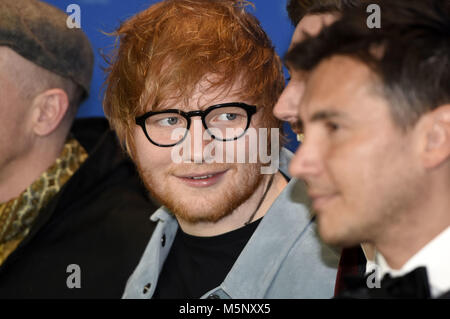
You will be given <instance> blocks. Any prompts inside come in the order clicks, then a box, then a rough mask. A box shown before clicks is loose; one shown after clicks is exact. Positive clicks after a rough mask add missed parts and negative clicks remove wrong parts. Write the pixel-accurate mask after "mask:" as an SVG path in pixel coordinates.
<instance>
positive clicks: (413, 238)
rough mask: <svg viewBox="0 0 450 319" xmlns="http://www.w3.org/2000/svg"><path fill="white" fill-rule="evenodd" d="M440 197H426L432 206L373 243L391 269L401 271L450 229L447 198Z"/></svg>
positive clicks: (422, 209)
mask: <svg viewBox="0 0 450 319" xmlns="http://www.w3.org/2000/svg"><path fill="white" fill-rule="evenodd" d="M442 195H444V194H442ZM437 197H438V196H435V198H427V197H426V196H425V197H424V201H426V202H428V203H431V204H432V205H427V206H428V208H420V209H418V210H417V211H416V214H410V218H409V220H408V221H407V222H404V223H400V224H398V225H394V226H392V227H390V229H389V230H388V231H386V232H385V233H384V234H383V235H381V236H380V238H379V240H378V241H377V242H375V243H374V244H375V248H376V251H377V252H379V253H381V255H382V256H383V257H384V259H385V260H386V262H387V264H388V265H389V267H390V268H392V269H401V268H402V266H403V265H404V264H405V263H406V262H407V261H408V260H409V259H411V258H412V257H413V256H414V255H415V254H416V253H417V252H419V251H420V250H421V249H422V248H423V247H424V246H426V245H427V244H428V243H429V242H430V241H432V240H433V239H434V238H435V237H436V236H438V235H439V234H440V233H442V232H443V231H444V230H445V229H446V228H447V227H448V226H449V225H450V215H449V214H448V212H449V211H450V204H449V200H448V197H447V196H441V197H440V198H437ZM431 206H432V207H431Z"/></svg>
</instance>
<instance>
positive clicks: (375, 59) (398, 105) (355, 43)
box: [285, 0, 450, 129]
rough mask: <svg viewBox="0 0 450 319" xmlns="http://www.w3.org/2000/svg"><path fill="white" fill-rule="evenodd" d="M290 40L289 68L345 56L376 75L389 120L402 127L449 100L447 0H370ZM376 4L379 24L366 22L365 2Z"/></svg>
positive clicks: (449, 8) (449, 16)
mask: <svg viewBox="0 0 450 319" xmlns="http://www.w3.org/2000/svg"><path fill="white" fill-rule="evenodd" d="M363 2H364V3H363V6H362V7H361V8H359V9H358V8H347V9H346V10H344V11H343V12H342V18H341V19H340V20H338V21H337V22H335V23H334V24H332V25H330V26H328V27H326V28H324V29H323V30H322V32H321V33H320V34H319V35H318V36H317V37H314V38H312V37H309V38H307V39H306V40H305V41H303V42H300V43H298V44H297V45H296V46H294V47H293V48H292V49H291V50H290V51H289V52H288V53H287V54H286V57H285V60H286V63H287V64H289V66H291V67H292V68H293V69H294V70H304V71H311V70H312V69H313V68H315V67H316V66H317V65H318V64H319V63H320V62H321V61H322V60H324V59H326V58H329V57H331V56H333V55H344V56H350V57H353V58H356V59H358V60H360V61H361V62H363V63H365V64H366V65H368V66H369V67H370V68H371V69H372V71H373V72H374V73H375V74H376V75H377V76H378V77H379V80H380V83H381V88H382V93H383V95H384V97H385V98H387V100H388V101H390V106H391V113H392V116H393V119H394V121H395V122H396V123H397V124H398V125H399V126H401V127H402V128H403V129H407V128H409V127H412V126H413V125H414V124H415V123H416V122H417V120H418V119H419V118H420V116H421V115H422V114H424V113H426V112H429V111H431V110H434V109H435V108H437V107H439V106H441V105H443V104H447V103H450V2H449V1H448V0H421V1H411V0H395V1H392V0H370V1H363ZM369 4H377V5H379V6H380V9H381V28H373V29H371V28H369V27H368V25H367V18H368V15H369V14H368V13H367V12H366V8H367V5H369Z"/></svg>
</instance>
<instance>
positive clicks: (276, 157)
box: [171, 122, 280, 174]
mask: <svg viewBox="0 0 450 319" xmlns="http://www.w3.org/2000/svg"><path fill="white" fill-rule="evenodd" d="M196 125H202V124H201V123H197V122H194V126H196ZM199 132H200V130H199V129H194V134H193V136H191V134H190V132H188V133H187V134H186V130H185V129H174V130H173V131H172V136H171V139H172V140H174V141H176V140H180V138H181V137H183V142H182V143H180V144H177V145H175V146H174V147H173V148H172V151H171V159H172V162H173V163H175V164H180V163H203V162H205V163H207V164H211V163H257V162H258V159H259V163H261V164H263V165H265V166H261V174H273V173H275V172H276V171H277V170H278V166H279V163H280V132H279V129H278V128H271V129H270V134H269V130H268V129H267V128H259V129H255V128H253V127H250V128H248V129H247V130H246V131H245V135H242V134H244V130H243V129H231V128H227V129H226V131H225V135H224V134H223V132H220V130H215V129H210V130H209V132H208V131H204V132H203V136H201V134H200V133H199ZM212 136H220V137H221V138H224V139H227V140H229V141H228V142H223V141H217V140H216V139H214V138H213V137H212ZM235 136H241V137H240V138H238V139H236V140H234V141H232V140H233V137H235ZM269 136H270V154H268V152H269V150H268V149H269V145H268V140H269ZM192 139H193V150H192ZM203 141H208V143H207V144H206V145H205V146H204V147H203V146H202V145H203Z"/></svg>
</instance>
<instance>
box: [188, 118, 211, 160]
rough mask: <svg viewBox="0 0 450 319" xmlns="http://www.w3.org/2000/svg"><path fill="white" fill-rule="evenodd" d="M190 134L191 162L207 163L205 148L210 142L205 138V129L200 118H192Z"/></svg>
mask: <svg viewBox="0 0 450 319" xmlns="http://www.w3.org/2000/svg"><path fill="white" fill-rule="evenodd" d="M189 134H190V135H191V139H190V140H191V145H190V147H191V152H190V154H191V160H192V161H193V162H194V163H203V162H204V161H205V158H204V148H205V146H206V145H207V144H208V143H209V142H210V141H209V140H208V139H205V138H204V135H205V128H204V127H203V123H202V120H201V119H200V118H192V125H191V127H190V128H189Z"/></svg>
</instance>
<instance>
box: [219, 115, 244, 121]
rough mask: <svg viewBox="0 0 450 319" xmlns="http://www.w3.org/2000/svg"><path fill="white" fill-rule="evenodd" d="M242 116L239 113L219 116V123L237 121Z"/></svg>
mask: <svg viewBox="0 0 450 319" xmlns="http://www.w3.org/2000/svg"><path fill="white" fill-rule="evenodd" d="M239 116H240V115H239V114H237V113H223V114H220V115H218V116H217V120H219V121H235V120H236V119H238V117H239Z"/></svg>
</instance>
